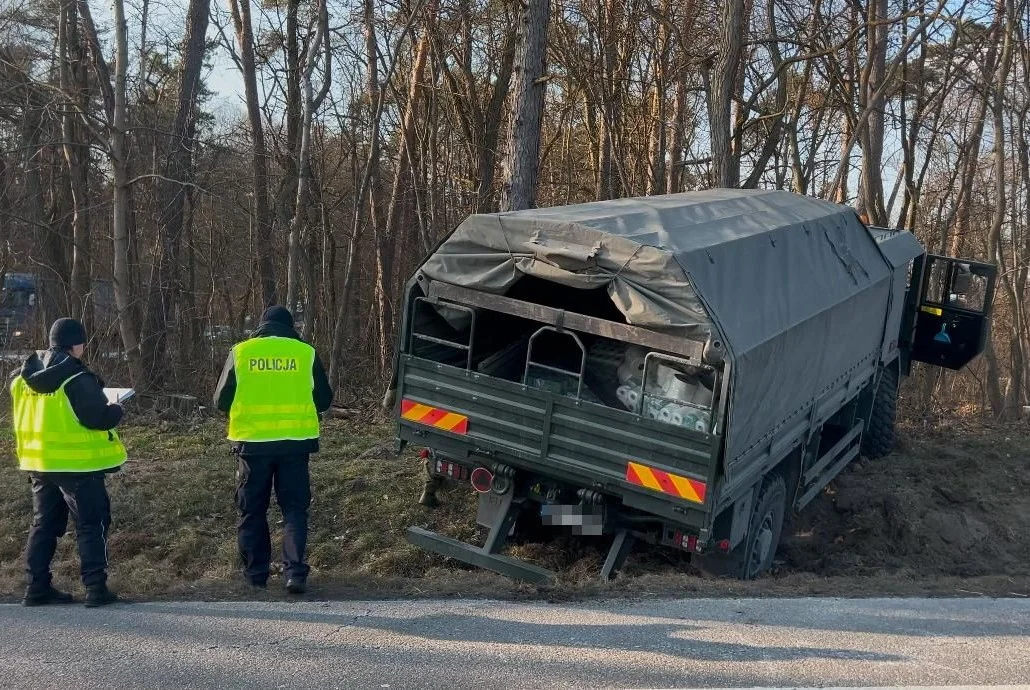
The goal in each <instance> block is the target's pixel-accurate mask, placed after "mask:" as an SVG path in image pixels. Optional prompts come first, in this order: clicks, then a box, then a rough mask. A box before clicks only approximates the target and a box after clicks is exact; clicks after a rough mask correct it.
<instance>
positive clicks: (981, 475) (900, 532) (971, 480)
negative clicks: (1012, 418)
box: [780, 430, 1030, 577]
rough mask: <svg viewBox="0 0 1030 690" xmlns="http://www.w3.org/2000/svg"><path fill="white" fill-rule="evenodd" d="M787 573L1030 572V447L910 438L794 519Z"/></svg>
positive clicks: (948, 437)
mask: <svg viewBox="0 0 1030 690" xmlns="http://www.w3.org/2000/svg"><path fill="white" fill-rule="evenodd" d="M780 557H781V558H782V559H783V560H782V563H781V567H780V571H781V572H799V571H802V572H809V573H815V574H819V575H825V576H862V575H877V574H884V573H885V572H898V573H899V574H902V573H904V574H908V575H911V576H922V577H927V576H929V577H940V576H957V577H974V576H983V575H1025V574H1027V573H1028V572H1030V439H1027V438H1026V437H1024V436H1020V437H1015V436H1012V435H1010V434H1009V433H1008V432H1006V431H1003V430H1002V431H997V430H996V431H983V432H977V433H975V434H972V435H970V434H969V433H968V432H964V433H963V434H962V435H961V436H959V435H958V434H957V433H947V432H934V433H920V432H918V431H915V430H908V432H907V433H905V434H904V435H903V437H902V441H901V446H900V447H899V449H898V450H897V451H896V452H895V453H894V454H893V455H890V456H888V457H886V458H883V459H881V460H862V461H860V462H857V463H855V464H853V465H852V466H851V467H850V468H849V469H848V470H847V471H845V472H844V473H843V474H842V475H841V476H840V477H838V478H837V479H836V480H835V481H834V482H833V483H832V484H831V485H830V486H829V487H828V488H827V490H826V492H825V494H824V495H823V496H820V497H819V498H818V499H817V500H816V501H815V502H813V504H812V505H811V506H809V508H808V510H806V511H805V512H804V513H802V515H801V516H799V517H797V518H795V520H794V522H793V523H792V525H791V529H790V531H789V533H788V534H787V536H786V537H785V539H784V542H783V545H782V547H781V549H780Z"/></svg>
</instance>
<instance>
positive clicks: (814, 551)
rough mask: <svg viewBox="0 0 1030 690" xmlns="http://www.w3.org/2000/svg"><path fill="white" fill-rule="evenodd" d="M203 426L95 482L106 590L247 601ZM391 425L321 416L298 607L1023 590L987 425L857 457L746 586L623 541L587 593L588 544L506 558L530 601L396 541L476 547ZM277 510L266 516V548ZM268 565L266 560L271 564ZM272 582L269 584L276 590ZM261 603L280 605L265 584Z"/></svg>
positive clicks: (64, 567) (1021, 470)
mask: <svg viewBox="0 0 1030 690" xmlns="http://www.w3.org/2000/svg"><path fill="white" fill-rule="evenodd" d="M223 431H224V426H223V424H222V423H221V422H219V421H215V420H206V421H201V422H197V423H195V424H191V425H183V424H172V423H168V422H161V423H154V424H150V425H145V426H130V427H128V428H126V429H125V430H124V431H123V433H122V435H123V437H124V438H125V440H126V445H127V446H128V448H129V454H130V458H131V459H130V461H129V462H128V463H127V464H126V466H125V468H124V469H123V471H121V472H119V473H117V474H114V475H112V476H111V478H110V481H109V487H110V493H111V500H112V506H113V516H114V524H113V526H112V533H111V539H110V544H109V547H110V557H111V563H112V568H111V584H112V586H113V587H115V588H117V589H118V590H119V591H120V592H121V593H122V594H123V595H125V596H127V597H129V598H133V599H176V598H179V599H182V598H185V599H235V598H254V596H255V595H254V593H253V592H251V591H250V590H249V589H248V588H245V587H244V586H243V585H242V583H241V582H240V578H239V576H238V575H237V570H236V542H235V523H236V514H235V508H234V506H233V489H234V472H235V464H234V458H233V456H232V455H231V454H230V453H229V452H228V444H227V442H226V441H225V440H224V438H223V437H224V433H223ZM0 433H2V435H0V456H2V458H3V460H2V463H0V599H4V600H13V599H14V598H15V597H17V596H19V595H20V593H21V590H22V587H23V582H24V580H23V577H24V575H23V561H22V550H23V548H24V544H25V538H26V535H27V532H28V525H29V521H30V518H31V498H30V492H29V489H28V481H27V478H26V477H25V476H24V475H23V474H22V473H20V472H19V471H18V470H17V469H16V463H15V462H14V459H13V457H12V445H13V439H12V436H11V433H10V430H9V424H8V423H4V424H3V431H2V432H0ZM390 436H391V430H390V428H389V427H386V426H381V425H374V424H373V425H369V424H360V423H348V422H342V421H331V422H328V423H327V424H326V425H325V428H324V436H323V441H322V446H323V449H324V450H323V452H322V453H319V454H318V455H316V456H313V459H312V472H311V474H312V482H313V494H314V500H313V504H312V508H311V535H310V540H309V547H308V554H309V561H310V564H311V566H312V568H313V574H312V585H313V588H312V593H311V596H312V597H314V598H353V597H361V598H377V597H386V596H451V595H461V596H486V597H502V598H548V599H568V598H581V597H592V596H634V597H651V596H653V597H666V596H722V595H735V596H766V595H768V596H786V595H798V596H803V595H812V594H823V595H844V596H862V595H874V594H902V595H913V594H925V595H963V594H965V595H968V594H984V595H1017V596H1027V595H1030V498H1028V497H1030V460H1028V458H1030V438H1028V437H1027V436H1025V435H1022V434H1020V433H1013V432H1011V431H998V430H993V431H991V430H987V431H982V432H971V433H966V434H963V435H962V436H958V435H957V434H948V433H937V434H934V435H932V436H926V435H921V436H918V437H917V436H916V435H914V434H913V433H911V432H910V433H909V434H908V435H907V436H906V437H905V442H904V445H903V448H902V449H901V451H900V452H899V453H896V454H895V455H892V456H890V457H889V458H886V459H885V460H882V461H877V462H862V463H857V464H856V465H855V466H854V467H853V468H851V469H849V470H848V471H847V472H846V473H845V474H844V475H842V476H841V477H840V478H839V479H838V480H837V481H836V482H834V484H833V485H831V487H830V488H829V489H828V490H827V492H826V495H824V496H822V497H820V498H819V499H818V500H817V501H816V502H815V504H813V508H812V509H811V510H810V511H807V512H806V513H804V514H802V516H800V517H798V518H797V519H796V520H795V522H794V524H793V525H792V528H791V530H790V533H789V534H788V535H787V537H786V539H785V542H784V544H783V547H782V548H781V551H780V561H779V562H778V565H777V568H776V571H775V572H774V573H773V575H772V576H770V577H767V578H764V579H762V580H759V581H757V582H752V583H739V582H732V581H723V580H711V579H702V578H700V577H698V576H697V575H696V574H694V573H693V572H691V569H690V566H689V562H688V560H687V558H686V557H685V556H682V555H680V554H677V553H674V552H671V551H668V550H664V549H654V548H651V549H649V548H639V549H638V550H637V551H636V552H635V553H634V555H633V556H632V557H631V559H630V561H629V563H628V565H627V570H626V575H627V577H623V578H620V579H619V580H618V581H616V582H614V583H612V584H609V585H602V584H601V583H599V582H597V581H596V573H597V572H598V570H599V569H600V564H601V562H602V561H603V558H604V544H603V543H601V544H598V543H596V542H592V541H586V540H575V539H559V540H556V541H554V542H550V543H547V544H527V545H523V546H517V547H514V550H513V555H516V556H519V557H523V558H527V559H530V560H533V561H535V562H537V563H539V564H541V565H544V566H546V567H550V568H552V569H555V570H556V571H558V572H559V574H560V582H559V584H558V586H557V587H555V588H550V589H547V590H538V589H536V588H533V587H529V586H526V585H522V584H519V583H515V582H512V581H510V580H508V579H505V578H502V577H500V576H495V575H493V574H491V573H487V572H484V571H478V570H472V569H469V568H465V567H464V566H462V565H461V564H456V563H453V562H451V561H447V560H445V559H443V558H441V557H438V556H435V555H431V554H428V553H426V552H423V551H421V550H419V549H417V548H415V547H413V546H411V545H410V544H408V543H407V542H406V541H405V539H404V532H405V529H406V528H407V527H409V526H411V525H418V526H422V527H426V528H428V529H432V530H435V531H439V532H441V533H443V534H446V535H448V536H450V537H453V538H457V539H461V540H466V541H468V540H472V541H474V540H476V539H478V538H479V534H480V533H479V530H478V528H477V527H476V526H475V502H474V496H473V494H472V492H471V491H468V490H467V489H466V488H464V487H452V488H448V489H445V490H443V491H441V498H442V500H443V506H442V507H441V508H439V509H437V510H434V511H428V510H426V509H424V508H422V507H421V506H419V505H418V504H417V503H416V498H417V496H418V494H419V491H420V490H421V472H420V468H419V461H418V459H417V458H416V457H415V456H414V454H413V453H407V454H404V455H402V456H400V457H395V456H394V455H393V453H392V451H391V450H390V447H391V445H392V444H391V443H390ZM278 517H279V516H278V511H277V509H276V508H275V506H274V505H273V507H272V509H271V510H270V512H269V520H270V523H271V524H272V526H273V544H275V543H276V541H277V540H278V538H279V534H278V532H279V529H280V526H279V525H278ZM74 549H75V545H74V539H73V534H70V535H69V536H66V537H65V538H64V539H62V540H61V543H60V547H59V550H58V553H57V556H56V557H55V559H54V572H55V575H56V578H57V580H58V582H59V584H60V585H62V586H68V587H71V588H72V589H77V584H76V583H77V581H78V559H77V556H76V554H75V550H74ZM275 567H277V566H276V564H274V563H273V569H274V568H275ZM276 582H277V581H276V580H273V583H276ZM262 596H267V597H268V598H273V599H274V598H280V597H282V596H283V594H282V592H281V588H280V587H276V586H273V587H270V589H269V593H268V594H267V595H262Z"/></svg>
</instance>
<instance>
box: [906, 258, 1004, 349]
mask: <svg viewBox="0 0 1030 690" xmlns="http://www.w3.org/2000/svg"><path fill="white" fill-rule="evenodd" d="M997 273H998V270H997V267H995V266H993V265H991V264H983V263H978V262H975V261H967V260H965V259H955V258H952V257H949V256H936V255H934V254H927V255H925V256H924V257H921V258H918V259H916V260H915V262H913V266H912V282H913V285H912V287H915V286H917V285H918V291H915V299H914V300H913V299H911V298H912V297H913V294H912V293H911V292H910V295H909V296H910V300H911V301H910V305H911V311H910V312H909V313H910V315H913V314H914V322H915V324H914V328H913V329H912V330H911V340H910V353H911V359H912V360H914V361H917V362H926V363H927V364H935V365H937V366H940V367H945V368H948V369H961V368H962V367H963V366H965V365H966V364H968V363H969V362H970V361H972V360H973V359H974V358H975V357H976V356H977V355H979V354H980V353H981V352H983V350H984V347H985V346H986V344H987V338H988V336H989V334H990V315H991V305H992V304H993V300H994V283H995V279H996V277H997ZM910 290H911V288H910Z"/></svg>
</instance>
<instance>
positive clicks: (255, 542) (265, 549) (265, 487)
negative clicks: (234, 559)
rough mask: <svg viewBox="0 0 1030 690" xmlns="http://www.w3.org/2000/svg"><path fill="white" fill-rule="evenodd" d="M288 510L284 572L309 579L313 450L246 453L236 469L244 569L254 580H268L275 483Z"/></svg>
mask: <svg viewBox="0 0 1030 690" xmlns="http://www.w3.org/2000/svg"><path fill="white" fill-rule="evenodd" d="M273 487H274V488H275V499H276V502H278V504H279V509H280V510H281V511H282V514H283V522H284V523H285V524H284V527H283V551H282V556H283V576H284V577H287V578H290V577H298V578H305V577H307V575H308V566H307V564H306V563H305V562H304V551H305V550H306V549H307V544H308V505H310V503H311V480H310V475H309V472H308V455H307V454H301V455H241V456H240V458H239V467H238V468H237V470H236V507H237V508H239V510H240V522H239V526H238V528H237V539H238V542H239V547H240V557H241V559H242V561H243V568H244V573H246V575H247V577H248V578H249V579H250V581H251V582H253V583H263V582H265V581H266V580H268V571H269V565H270V561H271V558H272V543H271V539H270V537H269V535H268V503H269V500H270V499H271V495H272V488H273Z"/></svg>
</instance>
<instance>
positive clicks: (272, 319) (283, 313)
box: [261, 304, 293, 328]
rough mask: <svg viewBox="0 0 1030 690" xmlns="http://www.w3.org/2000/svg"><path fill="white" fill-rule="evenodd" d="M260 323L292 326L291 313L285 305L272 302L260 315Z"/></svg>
mask: <svg viewBox="0 0 1030 690" xmlns="http://www.w3.org/2000/svg"><path fill="white" fill-rule="evenodd" d="M261 323H278V324H281V325H283V326H289V327H290V328H293V314H291V313H290V310H289V309H287V308H286V307H280V306H279V305H278V304H273V305H272V306H270V307H269V308H268V309H265V313H264V314H262V315H261Z"/></svg>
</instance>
